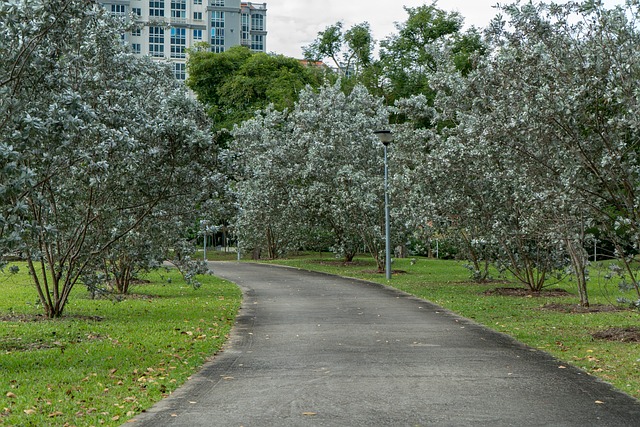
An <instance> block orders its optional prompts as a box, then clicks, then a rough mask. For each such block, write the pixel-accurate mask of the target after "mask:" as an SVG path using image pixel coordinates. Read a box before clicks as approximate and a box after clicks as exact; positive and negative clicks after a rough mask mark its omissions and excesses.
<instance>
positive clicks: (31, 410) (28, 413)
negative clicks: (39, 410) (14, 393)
mask: <svg viewBox="0 0 640 427" xmlns="http://www.w3.org/2000/svg"><path fill="white" fill-rule="evenodd" d="M23 412H24V413H25V414H27V415H33V414H35V413H36V410H35V409H25V410H24V411H23Z"/></svg>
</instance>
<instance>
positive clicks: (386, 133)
mask: <svg viewBox="0 0 640 427" xmlns="http://www.w3.org/2000/svg"><path fill="white" fill-rule="evenodd" d="M373 133H375V134H376V136H377V137H378V138H379V139H380V142H382V144H384V145H385V146H386V145H389V144H391V142H392V141H393V133H392V132H391V131H390V130H387V129H385V130H377V131H375V132H373Z"/></svg>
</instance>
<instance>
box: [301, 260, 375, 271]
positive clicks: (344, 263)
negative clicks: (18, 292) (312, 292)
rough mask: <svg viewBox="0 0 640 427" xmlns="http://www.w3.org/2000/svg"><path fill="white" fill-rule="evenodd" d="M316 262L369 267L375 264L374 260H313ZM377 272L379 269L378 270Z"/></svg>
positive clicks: (334, 265) (339, 265)
mask: <svg viewBox="0 0 640 427" xmlns="http://www.w3.org/2000/svg"><path fill="white" fill-rule="evenodd" d="M313 262H314V263H315V264H320V265H328V266H330V267H368V266H370V265H375V263H374V262H373V261H360V260H358V261H341V260H335V261H313ZM376 272H377V270H376Z"/></svg>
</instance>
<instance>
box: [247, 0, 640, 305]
mask: <svg viewBox="0 0 640 427" xmlns="http://www.w3.org/2000/svg"><path fill="white" fill-rule="evenodd" d="M407 12H408V15H409V17H408V19H407V21H406V22H404V23H400V24H398V25H397V29H398V34H395V35H392V36H390V37H389V38H387V39H386V40H384V41H383V42H382V44H381V52H380V59H379V60H373V59H371V58H370V57H368V56H367V57H365V56H362V55H361V53H360V52H365V53H366V52H368V51H367V50H366V49H364V46H365V45H367V46H368V44H367V43H369V41H367V43H364V41H366V40H365V39H366V37H364V38H360V39H357V40H360V41H361V42H363V43H364V44H361V45H359V46H361V47H362V48H363V49H361V50H358V46H357V45H355V44H353V40H351V39H349V38H348V37H347V36H348V35H350V34H351V31H354V32H355V31H356V30H357V31H360V30H363V31H364V32H366V31H365V30H367V28H368V27H367V26H357V27H354V28H352V29H351V30H349V31H347V32H345V33H343V32H342V25H341V24H339V23H338V24H336V25H333V26H330V27H327V29H326V30H325V31H324V32H321V33H319V37H318V39H317V40H316V41H315V42H314V43H313V44H312V45H310V46H309V47H307V50H306V53H307V54H308V55H309V57H310V58H313V59H319V58H323V57H328V58H332V59H333V60H334V61H335V64H336V66H337V68H338V71H339V72H340V73H341V75H342V76H343V79H350V80H351V81H352V83H351V84H344V82H343V83H342V86H341V87H342V90H343V91H344V92H345V93H347V94H351V95H347V96H352V94H353V93H360V92H362V91H364V90H365V88H366V89H367V90H368V91H369V92H370V93H371V94H374V95H379V96H382V97H383V99H384V100H385V101H386V102H387V103H392V105H391V108H390V109H389V113H390V114H391V119H392V120H393V121H394V122H395V123H396V124H395V126H394V132H395V135H396V141H395V143H394V144H393V145H392V148H391V157H392V159H391V172H392V175H393V177H392V186H391V188H392V192H393V194H392V204H393V210H392V214H393V217H394V223H395V226H394V230H395V233H394V245H402V244H404V243H406V242H409V241H415V240H416V239H417V240H420V239H422V240H427V239H429V238H430V237H433V236H436V235H437V236H447V238H448V240H449V241H455V242H457V246H458V249H457V251H458V253H459V254H460V255H462V256H465V257H466V258H467V259H468V260H469V261H470V263H469V267H470V269H471V270H472V273H473V276H474V277H475V278H476V279H478V280H484V279H487V278H488V277H489V271H490V270H489V266H490V265H495V266H497V267H498V271H509V272H510V273H511V274H512V275H513V276H515V277H516V278H517V279H518V280H520V281H521V282H522V283H523V284H525V285H526V286H527V287H529V288H530V289H531V290H533V291H539V290H541V289H542V288H543V287H545V286H548V285H549V284H550V283H553V281H554V280H556V279H559V278H560V277H562V276H564V275H567V274H568V275H571V276H572V277H573V278H574V280H575V281H576V283H577V287H578V289H579V291H580V302H581V304H582V305H588V304H589V299H588V292H587V281H588V274H589V270H588V267H589V254H588V253H587V248H588V247H593V245H594V244H601V245H603V244H604V245H607V246H609V247H612V248H613V250H614V251H613V252H612V253H611V255H612V256H615V257H616V258H617V259H619V260H620V261H621V262H622V264H621V268H617V267H613V270H612V276H613V275H615V274H619V275H620V277H621V287H622V288H624V289H627V288H633V289H636V291H637V293H638V296H639V298H640V287H639V286H638V280H637V272H636V271H635V270H634V263H633V259H634V258H633V257H634V255H635V254H636V253H637V251H638V249H640V248H639V247H638V245H639V244H640V240H639V238H638V236H639V234H638V228H639V225H638V224H639V221H638V213H637V212H638V210H637V206H638V205H639V204H640V200H638V194H637V193H638V192H637V188H636V187H637V183H638V182H640V176H638V173H639V169H638V164H637V155H636V153H637V144H638V128H639V126H638V123H636V122H637V117H639V115H638V111H637V109H638V103H637V99H638V95H639V93H638V88H637V82H638V79H639V77H640V74H639V73H640V66H639V65H640V57H639V56H638V52H637V46H638V44H639V42H640V40H639V38H638V37H639V36H640V35H639V34H638V30H637V28H638V27H637V18H638V14H639V10H638V3H637V2H635V1H628V2H627V4H626V6H625V7H622V6H620V7H617V8H614V9H610V10H608V9H606V8H605V7H604V6H603V5H602V3H601V2H598V1H584V2H581V3H575V2H570V3H567V4H566V5H554V4H532V3H529V4H524V5H520V4H514V5H506V6H502V7H501V13H502V15H501V16H499V17H497V18H496V19H495V20H494V21H493V22H492V23H491V25H490V26H489V28H487V29H486V30H485V31H484V34H481V33H480V32H479V31H478V30H476V29H471V30H469V31H467V32H465V33H463V32H461V28H462V17H460V16H459V15H458V14H456V13H447V12H444V11H442V10H440V9H438V8H437V7H436V5H435V4H432V5H429V6H426V5H425V6H422V7H419V8H414V9H412V8H408V9H407ZM354 40H355V39H354ZM367 55H368V53H367ZM352 61H353V62H352ZM351 64H357V65H358V67H356V68H354V70H356V69H357V70H358V72H357V73H353V74H350V73H349V71H350V70H351V68H353V67H354V65H351ZM357 82H361V83H362V84H364V86H357ZM354 87H355V88H356V89H353V88H354ZM352 90H353V92H351V91H352ZM335 95H336V94H335V93H333V94H330V93H329V92H326V91H325V92H324V93H323V95H320V96H322V97H324V98H325V99H324V100H323V101H324V102H327V103H333V105H334V107H333V108H331V109H325V108H324V107H322V104H320V103H319V102H318V103H316V104H314V106H313V108H312V109H310V111H307V112H305V113H304V115H303V116H301V115H300V112H301V111H303V110H304V109H305V103H307V102H308V101H306V100H303V99H301V100H300V102H299V104H296V107H295V108H294V109H293V110H291V113H288V112H285V113H282V114H280V115H278V116H277V120H275V117H276V116H272V117H273V120H272V119H269V120H266V119H265V118H266V117H269V114H273V113H268V114H267V115H266V116H264V115H263V116H260V118H256V119H255V120H261V122H260V126H261V127H260V130H259V131H258V132H255V133H254V134H253V135H252V136H251V138H248V137H247V136H246V135H245V134H244V132H245V131H246V130H247V127H246V126H244V127H243V128H244V130H242V131H240V132H238V133H237V134H236V137H238V138H240V139H239V141H240V140H241V141H242V142H241V143H239V144H238V145H239V146H240V145H242V146H243V148H242V150H243V151H242V155H243V156H244V157H245V158H251V159H252V162H253V163H252V166H251V168H250V169H251V170H254V171H256V170H260V169H261V168H263V167H266V168H267V169H268V170H270V171H271V175H265V176H264V177H265V180H264V181H260V180H255V179H253V178H251V179H249V180H248V181H251V184H248V185H249V187H251V188H250V189H249V188H248V187H246V186H244V187H242V186H241V187H239V189H240V190H241V191H240V193H242V194H244V195H245V196H246V195H248V194H253V195H254V196H252V200H258V199H259V197H258V196H257V195H258V194H259V193H260V191H264V194H268V195H269V196H275V195H276V194H280V198H279V200H280V201H279V203H280V204H279V205H278V206H277V207H275V209H274V210H273V214H274V215H275V216H277V215H282V216H283V217H284V218H286V220H285V222H284V223H283V222H280V225H281V231H280V232H278V236H280V237H279V239H280V241H281V242H282V243H284V242H286V243H287V244H282V245H281V246H282V247H287V248H289V249H290V248H295V247H304V246H305V245H306V244H307V243H304V244H303V242H306V241H305V240H304V238H303V237H301V236H299V235H296V237H295V239H294V238H291V239H289V238H286V237H284V236H285V234H286V232H287V231H288V230H290V229H292V228H296V230H297V232H300V231H301V230H303V229H304V230H307V231H308V230H315V231H314V233H315V235H316V236H317V235H321V236H323V237H326V232H331V233H333V235H334V239H333V240H332V247H333V248H334V249H336V252H337V253H341V254H343V255H347V256H346V258H347V259H348V258H349V255H348V254H350V253H351V252H352V251H353V250H355V248H358V247H360V246H367V243H366V242H367V239H366V238H365V237H364V236H363V235H361V234H359V232H360V230H361V229H363V228H367V227H368V224H369V221H368V216H369V215H372V217H375V215H378V218H381V217H382V215H381V214H380V212H379V211H376V210H375V209H366V208H364V207H363V206H361V205H356V204H354V203H356V202H355V201H357V200H362V199H366V198H367V197H369V194H370V193H369V192H368V191H367V190H366V187H359V186H358V185H344V186H343V185H342V182H341V181H340V180H339V178H340V177H341V176H343V175H341V173H342V172H343V171H347V169H348V168H349V167H350V168H353V170H348V173H347V175H346V176H348V177H349V179H350V180H357V179H358V177H359V176H360V175H359V174H360V173H361V172H360V171H363V170H368V171H369V172H367V173H368V174H369V175H368V177H367V178H366V180H368V181H369V182H371V183H375V182H376V180H377V179H379V177H380V175H381V171H380V170H379V169H378V170H376V169H375V168H373V169H368V168H367V167H365V165H366V164H367V160H365V159H367V157H366V156H365V157H363V156H362V155H363V154H364V153H366V152H367V151H368V150H369V145H368V144H361V145H360V146H350V147H349V148H348V150H349V151H350V154H349V157H348V158H347V159H344V158H343V154H344V149H343V148H342V146H341V145H340V141H342V140H343V139H342V138H343V137H342V136H341V135H343V134H342V132H343V130H344V131H345V132H347V134H350V135H354V136H355V135H358V132H364V133H365V134H366V132H367V130H365V127H366V126H368V132H369V134H371V133H372V132H373V131H374V130H376V126H380V125H382V124H384V120H382V121H378V122H377V123H375V124H374V123H369V122H366V121H365V122H362V123H360V117H361V116H360V115H358V114H356V113H349V114H341V115H336V114H335V113H336V110H338V111H339V110H340V108H341V107H336V105H338V104H337V103H336V102H335V101H333V100H332V99H335ZM294 111H295V113H294ZM322 122H325V123H330V124H331V126H326V128H324V129H323V128H322V127H319V128H318V130H320V132H319V133H309V132H308V129H309V128H310V127H312V126H313V123H322ZM252 123H256V122H255V121H254V122H252ZM247 126H248V125H247ZM353 126H356V127H358V129H360V130H359V131H358V132H356V131H355V130H354V129H353ZM360 126H362V127H361V128H360ZM267 134H268V135H271V136H272V137H273V138H275V139H274V140H273V141H272V142H271V146H273V147H274V149H275V151H269V150H266V151H265V150H264V149H263V148H259V149H258V151H251V150H252V149H253V148H252V147H254V146H255V145H252V144H251V143H250V141H249V140H250V139H252V138H253V140H256V139H259V138H262V137H264V135H267ZM363 135H364V134H363ZM271 136H270V137H271ZM358 139H359V140H362V141H364V140H366V137H364V136H359V137H358ZM310 141H313V142H314V143H315V144H320V146H321V147H323V149H322V150H317V149H316V148H315V147H316V145H312V144H310ZM261 147H262V146H261ZM353 150H356V151H360V152H361V153H362V154H355V153H351V151H353ZM379 151H381V150H379ZM380 155H381V153H378V156H380ZM378 158H379V157H378ZM276 159H277V160H276ZM343 164H346V165H348V167H347V168H346V169H340V167H341V165H343ZM305 165H307V166H305ZM308 165H312V167H311V169H312V170H313V171H314V172H313V173H309V169H310V167H309V166H308ZM272 168H276V169H272ZM325 173H326V174H327V175H329V176H331V177H333V178H332V180H327V179H326V176H325ZM336 178H337V179H336ZM276 180H277V181H279V182H280V187H279V188H280V193H278V192H277V191H274V190H273V189H268V185H267V182H272V181H276ZM324 183H328V185H327V186H326V187H323V184H324ZM243 185H247V184H243ZM301 188H303V189H304V190H301ZM323 188H326V189H330V190H327V191H325V190H323ZM354 190H355V191H354ZM307 194H313V196H312V197H305V196H306V195H307ZM371 197H373V198H375V197H379V199H378V203H379V200H380V197H381V196H380V194H379V193H378V194H377V195H373V194H371ZM373 198H372V199H371V200H373ZM266 199H267V198H263V199H260V200H261V201H262V202H264V201H266ZM241 205H242V203H241ZM345 211H348V212H357V215H359V218H360V225H359V226H358V227H356V228H355V229H354V228H353V226H352V224H353V222H351V221H348V222H347V221H345V222H341V221H340V220H338V219H337V217H339V216H340V213H341V212H345ZM260 212H262V213H263V214H265V213H266V210H263V209H260ZM307 213H310V214H309V215H307ZM242 215H243V218H244V221H245V222H246V221H247V216H246V215H247V211H243V213H242ZM252 215H253V216H254V217H255V218H258V216H256V215H255V213H254V214H252ZM267 216H268V217H269V218H274V216H273V215H267ZM307 217H309V218H313V219H314V221H313V222H311V223H310V222H308V220H306V219H305V218H307ZM305 221H306V222H305ZM323 221H328V222H324V223H323ZM256 223H261V224H263V225H264V224H266V223H269V221H265V218H261V219H260V221H257V222H256ZM303 223H304V224H305V225H304V227H302V226H300V224H303ZM294 224H295V225H294ZM343 224H347V225H348V226H346V227H343ZM378 225H379V224H378ZM244 227H245V229H246V230H248V229H249V228H250V227H249V226H248V224H247V223H245V225H244ZM318 229H319V230H321V231H323V232H325V234H323V233H322V232H319V231H318ZM349 233H350V235H349ZM260 234H263V232H260V233H258V234H255V235H254V236H256V235H260ZM336 236H342V237H336ZM341 239H342V240H341ZM336 242H341V243H336ZM346 242H349V243H348V244H347V243H346ZM338 248H340V249H338ZM372 252H374V251H372ZM270 255H271V256H274V255H275V254H274V253H271V252H270Z"/></svg>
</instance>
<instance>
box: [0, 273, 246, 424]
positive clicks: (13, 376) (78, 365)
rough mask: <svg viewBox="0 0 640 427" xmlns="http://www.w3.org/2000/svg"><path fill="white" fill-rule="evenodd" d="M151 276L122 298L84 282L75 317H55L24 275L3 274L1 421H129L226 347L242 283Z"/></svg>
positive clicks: (71, 308) (70, 310) (69, 311)
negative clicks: (48, 315)
mask: <svg viewBox="0 0 640 427" xmlns="http://www.w3.org/2000/svg"><path fill="white" fill-rule="evenodd" d="M20 267H21V271H26V269H25V268H24V267H23V266H20ZM5 271H6V270H5ZM145 278H146V279H148V280H149V281H150V282H149V283H144V284H140V285H138V286H135V287H134V288H133V291H132V295H131V297H128V298H126V299H124V300H123V301H121V302H114V301H112V300H105V299H103V300H91V299H89V298H88V297H87V293H86V291H85V289H84V288H82V287H81V286H79V287H77V288H76V289H75V291H74V294H73V295H72V299H71V301H70V303H69V305H68V307H67V308H66V309H65V313H66V315H65V316H64V317H63V318H62V319H57V320H48V319H44V318H43V317H42V316H41V315H40V314H41V311H40V309H39V307H38V306H37V304H36V293H35V289H34V288H33V287H32V286H31V285H30V284H29V283H30V282H29V279H28V277H27V276H26V275H25V274H24V273H18V274H17V275H9V274H5V273H0V286H2V290H3V298H2V300H1V301H0V393H1V395H0V401H1V403H0V425H7V426H48V425H52V426H53V425H55V426H64V425H68V426H92V425H93V426H99V425H104V426H109V425H111V426H116V425H121V424H122V423H123V422H126V420H128V419H130V418H132V417H133V416H135V415H136V414H138V413H140V412H141V411H143V410H145V409H147V408H149V407H150V406H151V405H153V404H154V403H155V402H157V401H158V400H160V399H162V398H163V397H164V396H167V395H168V394H170V393H171V392H172V391H173V390H175V389H176V388H177V387H178V386H180V385H181V384H183V383H184V382H185V381H186V380H187V379H188V377H189V376H190V375H191V374H193V373H194V372H195V371H196V370H197V369H198V368H199V367H200V366H201V365H202V364H203V363H204V362H205V360H206V359H207V358H209V357H210V356H212V355H213V354H215V353H216V352H217V351H218V350H219V349H220V347H221V346H222V344H223V342H224V340H225V338H226V335H227V333H228V332H229V330H230V328H231V325H232V324H233V320H234V318H235V315H236V313H237V310H238V308H239V306H240V301H241V293H240V291H239V290H238V288H237V287H236V286H235V285H233V284H230V283H229V282H225V281H222V280H220V279H217V278H215V277H213V276H205V277H201V278H199V279H200V281H201V283H202V287H201V288H200V289H198V290H194V289H193V288H192V287H190V286H189V285H187V284H185V283H184V281H183V280H182V277H181V276H180V275H179V274H178V273H177V272H175V271H167V270H159V271H157V272H154V273H150V274H148V275H147V276H146V277H145Z"/></svg>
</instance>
